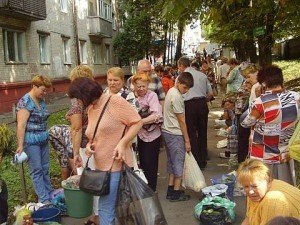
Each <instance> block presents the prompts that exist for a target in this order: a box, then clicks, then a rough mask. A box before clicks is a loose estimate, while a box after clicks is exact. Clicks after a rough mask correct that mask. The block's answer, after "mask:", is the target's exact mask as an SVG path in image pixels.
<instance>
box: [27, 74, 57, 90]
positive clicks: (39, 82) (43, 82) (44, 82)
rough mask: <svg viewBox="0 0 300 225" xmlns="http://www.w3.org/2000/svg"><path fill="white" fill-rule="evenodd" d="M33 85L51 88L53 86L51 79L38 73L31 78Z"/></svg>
mask: <svg viewBox="0 0 300 225" xmlns="http://www.w3.org/2000/svg"><path fill="white" fill-rule="evenodd" d="M30 83H31V84H32V85H34V86H37V87H40V86H45V87H46V88H49V87H51V86H52V84H51V81H50V80H49V79H48V78H47V77H44V76H42V75H36V76H34V77H33V78H32V79H31V82H30Z"/></svg>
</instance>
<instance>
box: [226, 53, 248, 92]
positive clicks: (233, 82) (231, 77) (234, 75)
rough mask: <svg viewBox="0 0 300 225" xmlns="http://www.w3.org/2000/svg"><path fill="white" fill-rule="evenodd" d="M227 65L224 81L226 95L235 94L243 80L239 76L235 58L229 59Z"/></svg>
mask: <svg viewBox="0 0 300 225" xmlns="http://www.w3.org/2000/svg"><path fill="white" fill-rule="evenodd" d="M228 65H229V67H230V69H229V73H228V75H227V77H226V81H227V89H226V95H230V94H237V92H238V89H239V88H240V86H241V85H242V83H243V80H244V79H243V77H242V75H241V74H240V71H239V67H238V65H239V63H238V61H237V60H236V59H235V58H231V59H229V61H228Z"/></svg>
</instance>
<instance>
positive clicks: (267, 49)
mask: <svg viewBox="0 0 300 225" xmlns="http://www.w3.org/2000/svg"><path fill="white" fill-rule="evenodd" d="M273 29H274V21H273V19H272V15H266V30H265V34H264V35H261V36H259V37H258V49H259V65H260V66H262V67H264V66H266V65H271V64H272V46H273V44H274V39H273Z"/></svg>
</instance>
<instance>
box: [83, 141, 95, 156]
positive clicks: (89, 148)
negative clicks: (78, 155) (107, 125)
mask: <svg viewBox="0 0 300 225" xmlns="http://www.w3.org/2000/svg"><path fill="white" fill-rule="evenodd" d="M94 153H95V151H94V144H90V145H87V146H86V150H85V154H86V155H87V157H91V156H92V155H93V154H94Z"/></svg>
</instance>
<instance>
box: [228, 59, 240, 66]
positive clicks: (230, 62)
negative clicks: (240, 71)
mask: <svg viewBox="0 0 300 225" xmlns="http://www.w3.org/2000/svg"><path fill="white" fill-rule="evenodd" d="M228 65H239V61H237V59H236V58H230V59H229V61H228Z"/></svg>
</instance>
